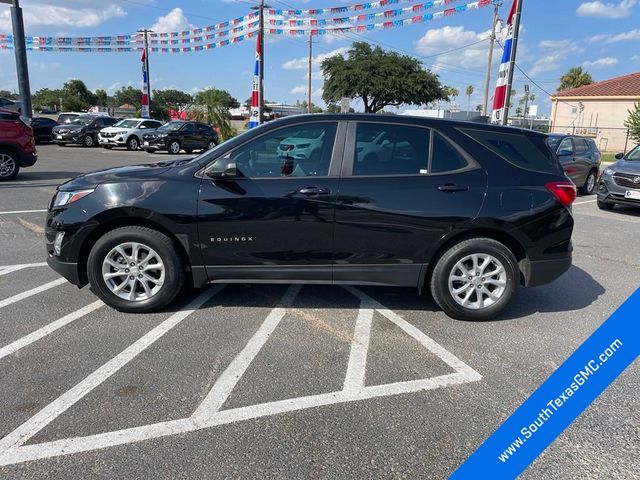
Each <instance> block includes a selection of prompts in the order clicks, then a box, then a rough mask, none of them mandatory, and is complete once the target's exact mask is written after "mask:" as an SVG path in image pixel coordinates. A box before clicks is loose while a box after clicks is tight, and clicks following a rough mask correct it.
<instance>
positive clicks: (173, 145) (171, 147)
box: [167, 140, 181, 155]
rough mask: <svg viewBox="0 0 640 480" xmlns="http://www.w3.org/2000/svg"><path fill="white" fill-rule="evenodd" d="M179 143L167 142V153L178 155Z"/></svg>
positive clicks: (175, 141)
mask: <svg viewBox="0 0 640 480" xmlns="http://www.w3.org/2000/svg"><path fill="white" fill-rule="evenodd" d="M180 148H181V147H180V142H179V141H177V140H171V141H170V142H169V145H167V150H168V151H169V153H172V154H174V155H176V154H178V153H180Z"/></svg>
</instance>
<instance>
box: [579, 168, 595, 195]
mask: <svg viewBox="0 0 640 480" xmlns="http://www.w3.org/2000/svg"><path fill="white" fill-rule="evenodd" d="M597 183H598V174H597V173H596V172H595V171H593V170H591V171H590V172H589V175H587V179H586V180H585V181H584V185H583V186H582V187H580V188H579V190H580V195H593V194H594V193H595V192H596V185H597Z"/></svg>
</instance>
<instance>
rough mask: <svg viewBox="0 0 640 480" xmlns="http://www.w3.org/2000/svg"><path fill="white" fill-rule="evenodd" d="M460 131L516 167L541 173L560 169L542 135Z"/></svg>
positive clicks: (554, 171) (555, 171)
mask: <svg viewBox="0 0 640 480" xmlns="http://www.w3.org/2000/svg"><path fill="white" fill-rule="evenodd" d="M460 131H461V132H462V133H464V134H465V135H467V136H469V137H471V138H472V139H473V140H475V141H476V142H478V143H479V144H481V145H482V146H483V147H485V148H487V149H488V150H490V151H492V152H493V153H495V154H496V155H498V156H499V157H501V158H503V159H504V160H506V161H507V162H509V163H511V164H512V165H515V166H516V167H520V168H524V169H525V170H532V171H534V172H543V173H558V172H559V170H560V166H559V164H558V160H557V158H556V157H555V155H554V154H553V153H552V152H551V150H550V149H549V147H548V146H547V144H546V143H545V138H544V137H538V136H530V135H525V134H518V133H506V132H499V131H492V130H473V129H460Z"/></svg>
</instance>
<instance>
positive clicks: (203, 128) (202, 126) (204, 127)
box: [198, 123, 211, 132]
mask: <svg viewBox="0 0 640 480" xmlns="http://www.w3.org/2000/svg"><path fill="white" fill-rule="evenodd" d="M198 131H199V132H209V131H211V127H210V126H209V125H205V124H203V123H198Z"/></svg>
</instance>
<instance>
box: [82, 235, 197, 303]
mask: <svg viewBox="0 0 640 480" xmlns="http://www.w3.org/2000/svg"><path fill="white" fill-rule="evenodd" d="M133 244H138V245H139V247H138V253H137V256H138V258H137V259H135V260H134V259H133V258H131V257H132V255H133V254H134V251H133V247H134V245H133ZM117 247H120V250H122V251H124V253H125V255H126V256H127V258H126V259H125V258H124V257H123V256H122V255H121V254H120V253H118V252H117V251H116V248H117ZM151 252H153V253H154V254H155V256H153V255H151ZM148 255H149V256H151V257H152V258H151V260H147V263H145V261H144V260H145V258H146V257H147V256H148ZM107 258H108V259H109V260H111V262H112V263H111V264H109V263H105V259H107ZM157 259H159V260H160V263H161V266H159V265H158V261H157ZM123 260H124V261H123ZM131 261H134V262H135V263H136V264H134V265H133V266H132V265H131V264H130V263H129V262H131ZM125 262H126V263H128V265H127V264H125ZM115 265H120V266H121V267H122V268H121V267H120V266H119V267H118V268H116V267H115ZM149 266H151V267H152V268H148V267H149ZM132 267H133V268H132ZM141 267H142V268H141ZM145 268H147V269H145ZM130 270H134V271H135V272H138V273H137V275H129V274H130V273H133V272H131V271H130ZM114 273H118V275H113V274H114ZM103 274H106V275H111V278H107V279H105V278H104V277H103ZM127 275H129V279H127V278H126V277H127ZM142 275H145V276H142ZM87 276H88V279H89V283H90V284H91V289H92V291H93V292H94V293H95V294H96V295H97V296H98V297H99V298H100V299H101V300H102V301H103V302H104V303H106V304H107V305H109V306H111V307H113V308H115V309H116V310H119V311H121V312H130V313H142V312H152V311H156V310H159V309H161V308H162V307H164V306H166V305H168V304H169V303H170V302H171V301H172V300H173V299H174V298H175V296H176V295H177V294H178V292H179V291H180V290H181V289H182V286H183V284H184V281H185V267H184V262H183V261H182V259H181V258H180V255H179V254H178V252H177V248H176V245H175V244H174V242H173V241H172V240H171V239H170V238H169V237H167V236H166V235H165V234H163V233H161V232H158V231H157V230H153V229H151V228H147V227H139V226H130V227H122V228H117V229H115V230H112V231H110V232H108V233H106V234H104V235H103V236H102V237H100V238H99V239H98V241H97V242H96V243H95V244H94V246H93V248H92V249H91V252H90V253H89V258H88V260H87ZM131 277H136V278H131ZM120 279H122V282H120ZM122 284H124V286H122ZM144 284H146V286H147V288H144ZM132 285H133V287H132ZM118 288H120V290H119V291H118ZM132 291H133V294H131V292H132Z"/></svg>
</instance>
